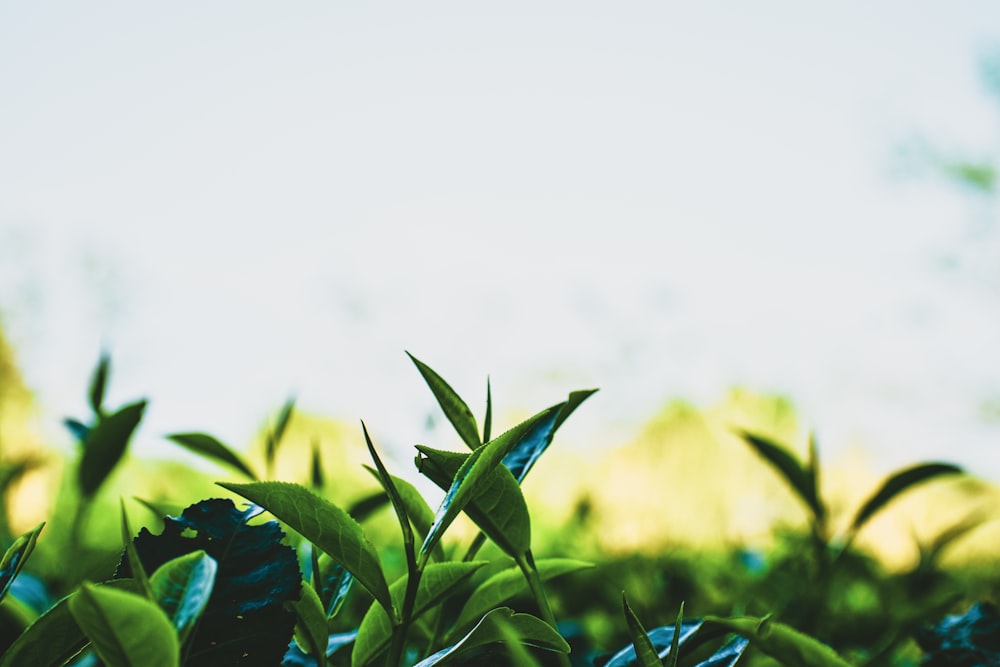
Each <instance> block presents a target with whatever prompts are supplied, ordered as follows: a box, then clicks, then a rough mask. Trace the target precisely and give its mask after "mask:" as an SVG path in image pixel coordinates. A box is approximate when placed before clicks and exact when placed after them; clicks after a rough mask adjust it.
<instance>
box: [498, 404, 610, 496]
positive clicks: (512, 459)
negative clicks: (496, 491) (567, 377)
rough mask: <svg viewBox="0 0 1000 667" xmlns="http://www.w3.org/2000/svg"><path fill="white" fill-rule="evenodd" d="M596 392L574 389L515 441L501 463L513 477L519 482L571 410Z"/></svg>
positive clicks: (546, 447)
mask: <svg viewBox="0 0 1000 667" xmlns="http://www.w3.org/2000/svg"><path fill="white" fill-rule="evenodd" d="M596 392H597V390H596V389H585V390H582V391H574V392H572V393H571V394H570V395H569V399H568V400H566V401H565V402H563V403H560V404H559V405H557V406H553V407H554V408H557V411H556V412H555V413H554V414H553V415H552V416H551V418H550V419H545V420H542V421H540V422H538V423H537V424H536V425H535V427H534V428H532V429H531V431H530V432H529V433H528V434H527V435H525V436H524V438H522V439H521V441H520V442H518V443H517V446H516V447H514V449H512V450H511V451H510V453H509V454H507V456H505V457H504V459H503V464H504V465H505V466H507V469H508V470H510V472H511V474H513V475H514V478H515V479H516V480H517V481H518V483H520V482H521V481H523V480H524V477H525V475H527V474H528V471H529V470H531V467H532V466H533V465H535V462H536V461H537V460H538V458H539V457H540V456H541V455H542V454H543V453H544V452H545V450H546V449H548V447H549V445H551V444H552V438H553V436H555V433H556V431H557V430H558V429H559V427H560V426H561V425H562V424H563V422H565V421H566V419H568V418H569V416H570V415H571V414H573V411H574V410H576V409H577V408H578V407H580V404H581V403H583V402H584V401H585V400H587V398H588V397H590V396H592V395H593V394H595V393H596Z"/></svg>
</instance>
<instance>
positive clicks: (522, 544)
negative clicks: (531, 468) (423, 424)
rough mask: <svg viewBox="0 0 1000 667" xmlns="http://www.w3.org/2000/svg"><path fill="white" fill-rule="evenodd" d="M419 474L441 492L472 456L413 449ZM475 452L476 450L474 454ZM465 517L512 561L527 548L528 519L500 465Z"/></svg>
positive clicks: (520, 495)
mask: <svg viewBox="0 0 1000 667" xmlns="http://www.w3.org/2000/svg"><path fill="white" fill-rule="evenodd" d="M417 450H418V451H419V452H420V454H419V456H418V458H417V467H418V469H419V470H420V472H421V473H422V474H423V475H425V476H426V477H428V478H429V479H430V480H431V481H432V482H434V483H435V484H437V485H438V486H439V487H441V488H442V489H444V490H446V491H447V490H448V489H449V488H450V487H451V485H452V484H453V482H454V480H455V477H456V475H457V474H458V472H459V470H461V468H462V466H463V465H465V464H466V462H467V461H468V460H469V458H470V457H471V456H473V454H459V453H457V452H443V451H440V450H436V449H431V448H429V447H424V446H422V445H417ZM477 451H478V450H477ZM465 513H466V514H467V515H469V518H470V519H472V521H473V522H474V523H475V524H476V526H478V527H479V529H480V530H481V531H483V533H485V534H486V535H487V536H488V537H489V538H490V539H491V540H493V542H494V543H495V544H496V545H497V546H498V547H500V549H501V550H503V551H504V553H506V554H508V555H510V556H512V557H516V556H518V555H519V554H522V553H524V552H525V551H527V550H528V549H530V548H531V519H530V516H529V514H528V505H527V503H526V502H525V500H524V494H523V493H522V492H521V487H520V486H519V485H518V483H517V480H516V479H514V476H513V475H512V474H511V473H510V471H509V470H507V468H506V467H504V466H503V465H499V466H496V467H495V468H494V469H493V470H491V471H490V472H489V473H486V474H485V475H484V476H483V478H482V480H481V481H480V482H479V489H478V491H477V492H476V493H475V495H474V497H473V498H472V500H470V501H469V504H468V505H466V507H465Z"/></svg>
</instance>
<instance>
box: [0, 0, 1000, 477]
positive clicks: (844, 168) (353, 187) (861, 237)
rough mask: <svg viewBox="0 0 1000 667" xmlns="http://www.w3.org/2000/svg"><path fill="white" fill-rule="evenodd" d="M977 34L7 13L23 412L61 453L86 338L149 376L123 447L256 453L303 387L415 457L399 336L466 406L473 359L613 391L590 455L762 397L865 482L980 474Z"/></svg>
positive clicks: (994, 109) (988, 422)
mask: <svg viewBox="0 0 1000 667" xmlns="http://www.w3.org/2000/svg"><path fill="white" fill-rule="evenodd" d="M997 19H1000V9H998V8H997V6H996V5H995V4H994V3H991V2H987V1H979V2H977V1H971V0H962V1H958V2H950V3H942V4H938V5H930V4H923V5H921V6H920V7H919V8H918V7H915V6H913V5H912V3H908V2H904V1H903V0H895V1H889V2H882V3H878V5H877V6H872V5H871V4H870V3H860V2H850V3H827V4H825V5H823V6H817V5H810V6H808V7H807V6H803V5H801V4H799V3H794V2H779V1H772V2H759V3H753V4H752V5H748V4H746V3H737V2H711V3H652V2H637V3H628V4H625V5H623V4H620V3H615V4H608V3H591V2H572V3H570V2H551V3H545V4H544V5H539V4H538V3H527V2H517V1H514V2H504V3H494V4H493V5H491V6H484V5H482V4H480V3H460V2H433V3H418V4H413V3H387V4H378V5H375V4H361V3H319V2H303V3H296V4H295V5H294V6H289V5H285V6H282V7H277V6H275V5H273V4H272V3H264V2H239V3H235V2H217V3H209V4H200V5H176V4H171V5H169V6H167V5H162V4H160V5H157V4H148V3H146V4H135V3H125V2H106V3H100V4H96V5H95V4H80V3H71V2H48V3H12V2H11V3H2V5H0V91H2V103H0V183H2V187H0V192H2V196H0V325H2V330H3V335H4V336H5V337H6V338H7V340H8V342H9V343H10V346H11V349H12V350H13V352H14V357H15V359H16V362H17V365H18V368H19V369H20V373H21V375H22V377H23V380H24V385H25V386H26V389H27V391H28V392H30V396H31V397H32V398H31V401H32V402H31V405H32V408H31V410H32V411H31V425H32V426H31V427H32V428H33V429H35V432H36V434H37V435H38V437H39V438H40V439H42V440H44V441H45V442H46V443H47V444H49V445H51V446H53V447H57V448H59V447H62V448H65V450H66V451H68V452H69V451H73V450H72V448H73V446H74V445H73V444H72V439H71V438H70V436H69V434H68V433H66V432H65V430H64V429H63V427H62V425H61V419H62V418H63V417H64V416H66V415H73V414H76V415H79V414H81V413H84V412H85V411H86V395H85V387H86V383H87V381H88V378H89V374H90V372H91V369H92V368H93V367H94V365H95V363H96V361H97V358H98V356H99V354H100V352H101V351H102V350H107V351H108V352H110V354H111V356H112V360H113V381H112V383H111V385H110V387H109V403H112V404H120V403H122V402H124V401H126V400H129V399H133V398H136V397H140V396H148V397H149V398H150V399H151V403H150V408H149V410H148V412H147V416H146V419H145V420H144V423H143V426H142V428H141V429H140V432H139V434H138V436H137V439H136V441H135V443H134V445H133V451H134V452H139V453H141V454H145V455H151V456H161V457H178V458H181V459H183V458H184V456H185V454H184V453H182V452H178V451H177V450H176V448H171V446H170V445H168V444H166V443H165V442H164V440H163V439H162V436H163V434H165V433H168V432H175V431H182V430H207V431H211V432H212V433H213V434H215V435H217V436H218V437H220V438H221V439H223V440H224V441H226V442H229V443H231V444H233V445H234V446H235V447H237V448H242V447H246V446H247V445H248V443H250V441H251V440H252V439H253V437H254V436H255V434H257V433H258V431H259V429H260V428H261V426H262V424H263V423H264V422H265V420H266V419H267V418H268V415H272V414H273V412H274V411H275V410H276V409H277V408H278V406H279V405H280V404H281V403H282V402H283V401H284V400H285V399H286V398H287V397H289V396H295V397H296V398H297V405H298V407H299V408H300V409H301V410H302V411H303V412H308V413H314V414H321V415H325V416H327V417H330V418H335V419H339V420H343V421H344V422H345V423H347V424H352V425H353V424H356V423H357V420H358V419H360V418H363V419H365V420H366V423H367V424H368V425H369V427H370V428H371V429H372V432H373V434H375V436H376V438H377V439H378V440H379V442H380V443H382V444H383V445H384V446H385V447H386V448H387V449H389V450H390V451H391V452H394V453H396V454H397V455H398V457H399V459H400V460H403V459H404V458H406V457H407V456H408V452H409V451H410V450H409V447H410V446H411V445H412V444H414V443H415V442H418V441H423V442H427V441H431V442H433V441H434V440H435V438H438V437H443V434H446V433H447V431H446V430H442V428H443V427H442V426H441V423H440V422H441V420H440V419H438V418H437V412H436V407H435V405H434V403H433V399H432V398H431V397H430V395H429V393H428V392H427V391H426V390H425V388H424V387H423V383H422V381H421V379H420V378H419V376H418V375H417V373H416V372H415V371H414V369H413V368H412V366H411V364H410V363H409V361H408V360H407V359H406V357H405V355H404V354H403V351H404V350H409V351H411V352H413V353H414V354H415V355H417V356H419V357H420V358H421V359H423V360H424V361H426V362H428V363H429V364H431V365H432V366H434V367H435V368H436V369H437V370H439V371H440V372H441V373H442V374H443V375H444V376H445V377H446V378H447V379H448V380H449V381H450V382H451V383H452V384H453V385H454V386H455V387H456V389H458V390H459V392H460V393H462V394H463V395H465V396H466V397H467V399H468V400H469V401H470V403H472V404H473V405H474V406H475V410H476V411H477V412H479V413H480V415H481V411H482V405H483V404H484V399H485V379H486V377H487V375H489V376H490V377H491V378H492V383H493V389H494V398H495V399H496V409H497V411H498V414H499V415H502V416H505V418H506V419H507V421H508V423H509V421H510V420H511V419H513V418H515V417H516V416H523V415H525V414H527V413H528V412H530V411H533V410H534V409H538V408H540V407H542V406H544V405H549V404H551V403H554V402H557V401H559V400H561V398H562V397H563V396H565V394H566V393H567V392H568V391H569V390H572V389H576V388H583V387H594V386H596V387H601V389H602V391H601V392H600V393H599V394H598V395H596V396H595V397H594V398H592V399H591V400H590V401H589V402H588V404H587V405H586V409H585V410H582V411H581V413H580V414H579V415H578V416H576V417H574V419H573V420H572V421H571V423H569V424H567V426H566V427H565V430H564V432H563V435H561V436H560V438H561V439H564V440H565V441H566V442H567V443H572V444H571V445H566V446H572V447H574V448H577V450H578V451H581V452H595V451H596V452H606V451H609V448H613V447H615V446H620V445H624V444H627V443H629V442H632V441H634V440H635V439H637V438H641V437H642V436H643V434H644V433H648V432H649V429H651V428H655V424H656V423H657V421H656V420H657V419H658V418H660V417H662V414H664V410H665V409H666V410H667V411H668V412H669V410H671V409H675V408H676V407H677V405H678V403H677V402H678V401H682V402H686V403H687V404H688V405H690V406H694V407H695V408H697V409H703V410H706V411H708V412H711V411H712V410H716V409H718V408H719V406H725V405H729V404H733V401H736V402H737V403H739V397H740V396H743V397H744V398H746V400H748V401H750V402H751V403H752V402H753V401H755V400H757V399H754V398H752V397H754V396H765V397H772V398H773V399H774V400H764V401H763V403H762V404H764V405H767V406H773V405H779V404H780V405H783V406H786V407H787V408H788V409H789V410H790V411H792V412H794V413H795V414H796V415H797V418H796V419H795V420H794V424H793V425H792V426H789V427H788V429H786V431H787V433H788V435H789V437H790V438H791V439H792V440H794V441H796V442H798V443H799V444H801V443H802V442H804V441H805V437H806V434H807V433H808V432H809V431H815V432H816V433H817V434H818V437H819V442H820V445H821V449H822V452H823V455H824V457H826V458H827V459H829V460H830V461H839V462H841V463H842V464H843V465H845V466H848V467H851V466H854V470H855V471H856V472H857V473H858V474H859V475H862V476H864V475H877V474H881V473H884V472H887V471H888V470H890V469H892V468H894V467H898V466H900V465H903V464H907V463H911V462H914V461H916V460H920V459H928V458H933V459H946V460H949V461H953V462H956V463H959V464H962V465H964V466H967V467H968V468H969V469H970V470H973V471H974V472H975V473H976V474H977V475H978V476H980V477H982V478H985V479H988V480H993V481H997V480H1000V455H998V438H1000V355H998V354H997V341H998V340H1000V337H998V334H1000V262H998V260H1000V238H998V231H997V217H996V213H997V199H996V196H995V189H994V172H993V167H994V165H995V159H996V157H997V140H998V135H997V128H998V124H997V119H998V111H1000V109H998V106H997V104H998V101H1000V93H998V91H1000V88H998V81H1000V77H998V75H997V67H996V64H997V62H998V59H997V53H998V48H1000V31H998V29H997V25H1000V24H998V22H997ZM734 388H735V389H734ZM747 397H751V398H747ZM774 397H783V398H780V399H779V398H774ZM745 404H746V401H744V403H741V405H745ZM671 405H673V406H674V408H671V407H669V406H671ZM741 409H742V408H741ZM767 410H771V408H767ZM723 413H724V414H723V416H720V417H719V420H717V422H718V423H722V422H725V420H726V419H731V416H732V413H726V412H725V411H723ZM727 415H728V416H727ZM658 416H660V417H658ZM757 417H760V413H757ZM737 421H738V420H737ZM352 428H353V427H352Z"/></svg>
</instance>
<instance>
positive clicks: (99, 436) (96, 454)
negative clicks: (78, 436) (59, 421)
mask: <svg viewBox="0 0 1000 667" xmlns="http://www.w3.org/2000/svg"><path fill="white" fill-rule="evenodd" d="M145 409H146V401H139V402H138V403H132V404H131V405H126V406H125V407H124V408H122V409H121V410H119V411H118V412H116V413H114V414H113V415H111V416H108V417H104V418H102V419H101V420H100V421H98V422H97V425H96V426H94V428H92V429H91V430H90V432H89V433H88V434H87V439H86V440H85V441H84V443H83V458H82V459H81V461H80V470H79V484H80V492H81V493H82V494H83V496H84V497H85V498H89V497H92V496H93V495H94V494H95V493H96V492H97V489H98V487H100V486H101V484H102V483H103V482H104V480H105V479H106V478H107V476H108V475H109V474H110V473H111V470H112V469H113V468H114V467H115V466H116V465H117V464H118V461H119V460H120V459H121V457H122V455H123V454H124V453H125V449H126V447H128V442H129V439H130V438H131V437H132V433H133V432H134V431H135V428H136V427H137V426H138V425H139V421H140V420H141V419H142V413H143V410H145Z"/></svg>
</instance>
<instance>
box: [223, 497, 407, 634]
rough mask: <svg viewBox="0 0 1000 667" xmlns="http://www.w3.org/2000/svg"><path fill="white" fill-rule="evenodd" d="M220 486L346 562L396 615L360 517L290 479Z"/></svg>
mask: <svg viewBox="0 0 1000 667" xmlns="http://www.w3.org/2000/svg"><path fill="white" fill-rule="evenodd" d="M219 486H221V487H222V488H224V489H228V490H230V491H232V492H233V493H236V494H239V495H241V496H243V497H244V498H246V499H247V500H249V501H251V502H254V503H256V504H258V505H260V506H261V507H263V508H264V509H266V510H267V511H268V512H270V513H271V514H273V515H274V516H276V517H277V518H278V519H280V520H281V521H283V522H284V523H285V524H286V525H287V526H289V527H291V528H293V529H294V530H295V531H296V532H298V533H299V534H300V535H302V536H303V537H304V538H306V539H307V540H309V541H310V542H312V543H313V544H314V545H316V546H317V547H319V548H320V549H322V550H323V551H325V552H326V553H327V555H329V556H330V558H332V559H333V560H335V561H336V562H338V563H340V564H341V565H343V566H344V567H345V568H346V569H347V570H348V571H349V572H350V573H351V574H353V575H354V578H355V579H357V580H358V582H360V584H361V585H362V586H364V587H365V588H366V589H367V590H368V592H369V593H371V594H372V596H373V597H374V598H375V599H376V600H378V602H379V604H381V605H382V607H383V608H384V609H385V610H386V612H387V613H388V614H389V615H390V616H393V617H395V611H394V610H393V608H392V601H391V599H390V597H389V585H388V583H387V582H386V580H385V574H383V572H382V565H381V563H380V562H379V558H378V552H377V551H376V550H375V547H374V546H372V543H371V542H369V541H368V538H366V537H365V535H364V533H363V532H362V530H361V526H360V525H359V524H358V522H357V521H355V520H354V519H352V518H351V517H350V515H348V514H347V512H345V511H344V510H342V509H340V508H339V507H337V506H336V505H334V504H333V503H331V502H330V501H328V500H326V499H325V498H320V497H319V496H317V495H316V494H314V493H312V492H310V491H309V490H308V489H306V488H305V487H302V486H299V485H298V484H289V483H287V482H253V483H250V484H226V483H222V482H219Z"/></svg>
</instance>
